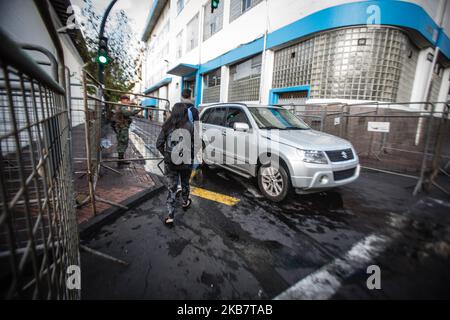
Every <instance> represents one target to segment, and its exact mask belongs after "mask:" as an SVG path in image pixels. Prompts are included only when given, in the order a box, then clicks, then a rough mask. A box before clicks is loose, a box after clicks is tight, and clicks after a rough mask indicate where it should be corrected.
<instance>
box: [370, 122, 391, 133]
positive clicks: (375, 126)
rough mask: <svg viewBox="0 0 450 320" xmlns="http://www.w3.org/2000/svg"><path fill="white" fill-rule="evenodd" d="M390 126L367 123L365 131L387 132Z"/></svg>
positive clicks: (381, 123) (388, 123) (388, 124)
mask: <svg viewBox="0 0 450 320" xmlns="http://www.w3.org/2000/svg"><path fill="white" fill-rule="evenodd" d="M390 124H391V123H390V122H378V121H369V122H368V124H367V131H373V132H389V129H390Z"/></svg>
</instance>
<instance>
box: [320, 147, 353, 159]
mask: <svg viewBox="0 0 450 320" xmlns="http://www.w3.org/2000/svg"><path fill="white" fill-rule="evenodd" d="M325 152H326V154H327V156H328V158H330V161H331V162H341V161H348V160H353V159H354V156H353V151H352V149H344V150H333V151H325Z"/></svg>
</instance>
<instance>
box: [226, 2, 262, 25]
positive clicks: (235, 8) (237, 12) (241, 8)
mask: <svg viewBox="0 0 450 320" xmlns="http://www.w3.org/2000/svg"><path fill="white" fill-rule="evenodd" d="M262 1H263V0H231V2H230V22H232V21H233V20H235V19H237V18H239V17H240V16H241V15H242V14H243V13H245V12H247V11H248V10H250V9H251V8H253V7H255V6H256V5H257V4H259V3H261V2H262Z"/></svg>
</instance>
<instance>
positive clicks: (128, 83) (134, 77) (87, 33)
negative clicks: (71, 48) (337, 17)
mask: <svg viewBox="0 0 450 320" xmlns="http://www.w3.org/2000/svg"><path fill="white" fill-rule="evenodd" d="M81 14H82V18H83V19H82V21H83V22H82V24H81V29H82V30H81V31H82V32H83V36H84V38H85V40H86V46H87V48H88V56H89V62H88V66H87V70H88V71H89V72H90V73H91V74H92V75H94V76H95V77H97V76H98V65H97V62H96V60H95V59H96V57H97V51H98V36H99V30H100V23H101V20H102V17H103V14H104V13H101V14H99V13H98V12H96V9H95V8H94V6H93V5H92V0H83V8H82V9H81ZM104 35H105V36H106V37H107V38H108V55H109V57H110V61H109V63H108V65H106V66H105V71H104V74H105V78H104V80H105V87H106V88H111V89H116V90H120V91H130V90H131V89H132V88H133V86H134V84H135V83H136V82H137V81H139V76H140V71H139V69H140V67H141V61H142V57H143V54H144V45H143V43H142V42H140V41H139V40H138V38H137V35H136V33H135V32H134V31H133V29H132V28H131V25H130V20H129V18H128V16H127V14H126V13H125V12H124V11H123V10H120V11H117V12H115V13H113V12H112V13H110V15H109V17H108V18H107V20H106V26H105V34H104ZM105 96H106V99H107V100H110V101H117V100H118V99H119V96H120V94H119V93H118V94H113V93H105Z"/></svg>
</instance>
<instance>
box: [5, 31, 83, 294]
mask: <svg viewBox="0 0 450 320" xmlns="http://www.w3.org/2000/svg"><path fill="white" fill-rule="evenodd" d="M0 38H1V39H2V41H1V42H0V199H1V213H0V294H1V296H2V298H6V299H21V298H26V299H27V298H33V299H78V298H79V297H80V296H79V293H80V292H79V290H70V289H69V288H68V287H67V286H66V280H67V271H68V267H69V266H72V265H74V266H79V265H80V260H79V239H78V227H77V222H76V217H75V206H74V199H73V189H72V186H73V185H72V178H71V177H72V167H71V165H72V163H71V158H70V143H69V139H70V123H69V115H68V108H67V105H66V97H65V90H64V89H63V88H62V87H61V86H60V85H59V84H58V83H57V82H56V81H55V80H53V79H52V78H51V77H50V76H49V75H48V74H47V73H46V72H45V71H44V70H42V69H41V68H40V67H39V66H38V65H37V64H36V63H35V62H34V61H33V60H31V59H30V57H29V56H28V55H26V54H25V53H24V52H23V51H22V50H21V49H20V48H19V46H17V44H16V43H14V42H13V41H12V40H11V39H10V38H9V37H8V36H7V35H6V34H5V33H4V32H3V30H1V29H0Z"/></svg>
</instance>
